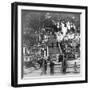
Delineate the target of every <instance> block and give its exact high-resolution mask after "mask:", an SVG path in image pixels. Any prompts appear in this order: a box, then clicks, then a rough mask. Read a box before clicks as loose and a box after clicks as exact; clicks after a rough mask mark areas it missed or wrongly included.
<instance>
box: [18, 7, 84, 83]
mask: <svg viewBox="0 0 90 90" xmlns="http://www.w3.org/2000/svg"><path fill="white" fill-rule="evenodd" d="M22 9H24V10H43V11H44V10H46V11H61V12H78V13H82V14H81V16H80V18H81V19H80V20H81V21H80V26H81V27H80V30H81V53H80V54H81V58H80V59H81V75H79V76H77V75H73V77H71V76H70V75H69V76H68V78H67V76H66V75H65V76H63V77H61V78H60V76H59V77H57V78H56V77H54V76H53V78H50V77H48V78H46V77H38V78H35V79H34V78H33V77H32V78H30V79H21V10H22ZM80 80H85V10H82V9H69V8H52V7H36V6H18V84H30V83H31V84H32V83H45V82H63V81H80Z"/></svg>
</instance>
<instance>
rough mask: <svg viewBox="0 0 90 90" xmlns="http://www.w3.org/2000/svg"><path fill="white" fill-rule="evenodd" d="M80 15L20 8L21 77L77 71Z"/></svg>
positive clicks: (78, 64) (69, 73) (74, 73)
mask: <svg viewBox="0 0 90 90" xmlns="http://www.w3.org/2000/svg"><path fill="white" fill-rule="evenodd" d="M80 14H81V13H73V12H50V11H34V10H22V11H21V16H22V17H21V18H22V19H21V20H22V22H21V23H22V24H21V25H22V78H26V77H40V76H65V75H76V74H80V68H81V67H80V66H81V63H80V61H81V60H80V39H81V34H80Z"/></svg>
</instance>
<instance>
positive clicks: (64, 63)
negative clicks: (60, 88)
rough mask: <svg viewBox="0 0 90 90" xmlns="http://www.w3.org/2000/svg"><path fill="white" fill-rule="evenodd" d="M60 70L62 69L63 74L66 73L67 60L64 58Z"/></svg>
mask: <svg viewBox="0 0 90 90" xmlns="http://www.w3.org/2000/svg"><path fill="white" fill-rule="evenodd" d="M62 69H63V70H62V71H63V73H64V74H65V73H66V69H67V62H66V60H64V61H63V63H62Z"/></svg>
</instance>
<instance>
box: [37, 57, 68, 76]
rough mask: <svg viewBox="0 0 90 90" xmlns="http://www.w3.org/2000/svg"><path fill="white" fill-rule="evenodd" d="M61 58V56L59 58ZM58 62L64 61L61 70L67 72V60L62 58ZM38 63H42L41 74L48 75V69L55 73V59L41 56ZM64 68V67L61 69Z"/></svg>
mask: <svg viewBox="0 0 90 90" xmlns="http://www.w3.org/2000/svg"><path fill="white" fill-rule="evenodd" d="M59 59H61V58H59ZM58 62H62V65H61V67H59V68H60V70H61V71H60V72H62V73H64V74H65V73H66V69H67V62H66V60H62V61H60V60H59V61H58ZM38 63H39V64H40V68H41V75H46V74H47V73H48V70H50V71H49V72H50V75H54V74H55V61H53V60H52V59H51V58H48V59H44V58H41V59H40V60H39V61H38ZM61 68H62V69H61Z"/></svg>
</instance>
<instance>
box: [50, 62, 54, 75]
mask: <svg viewBox="0 0 90 90" xmlns="http://www.w3.org/2000/svg"><path fill="white" fill-rule="evenodd" d="M50 74H51V75H53V74H54V62H53V61H50Z"/></svg>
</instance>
